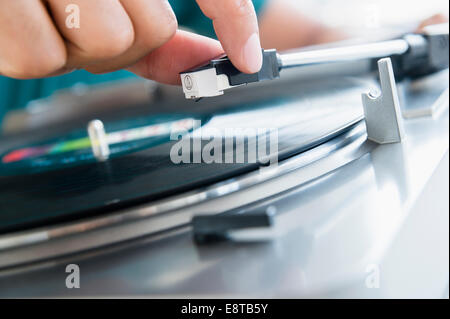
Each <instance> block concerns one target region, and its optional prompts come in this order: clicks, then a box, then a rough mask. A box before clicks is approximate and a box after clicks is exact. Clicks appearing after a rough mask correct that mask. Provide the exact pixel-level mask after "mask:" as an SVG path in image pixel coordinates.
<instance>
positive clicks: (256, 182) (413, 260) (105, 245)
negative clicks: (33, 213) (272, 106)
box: [0, 70, 449, 298]
mask: <svg viewBox="0 0 450 319" xmlns="http://www.w3.org/2000/svg"><path fill="white" fill-rule="evenodd" d="M374 83H375V82H374V81H362V80H355V81H354V86H352V87H349V88H348V90H336V91H333V90H330V89H328V88H325V87H324V88H323V89H319V90H318V92H319V94H316V95H315V97H311V98H309V97H306V98H304V99H302V102H301V105H299V106H296V108H297V109H300V110H307V109H309V110H311V107H313V108H312V109H315V110H317V109H320V107H321V108H322V109H326V110H328V111H329V110H330V109H331V110H332V109H333V108H335V107H336V106H337V105H346V106H345V107H344V108H343V109H342V108H341V109H340V110H339V112H336V111H334V112H333V113H331V114H332V116H330V117H324V116H323V114H321V113H320V112H319V113H318V114H316V115H317V116H318V117H319V118H321V121H315V122H314V121H313V120H311V119H310V120H311V121H312V122H309V123H314V124H315V125H314V126H312V125H310V126H311V127H310V126H308V125H306V124H305V131H304V132H305V134H304V135H305V136H303V137H298V138H299V143H300V142H305V141H308V140H309V139H310V138H311V136H315V137H316V138H317V137H318V136H324V135H326V134H331V133H333V131H337V130H339V129H340V128H341V127H344V126H345V127H346V130H345V132H344V133H342V134H338V135H336V136H335V137H333V138H332V139H330V140H328V141H326V142H325V143H322V144H320V145H318V146H316V147H314V148H312V149H310V150H307V151H305V152H302V153H300V154H298V155H295V156H292V157H290V158H288V159H286V160H283V161H281V162H280V163H279V164H278V166H277V168H276V169H274V170H262V171H255V172H252V173H248V174H245V175H243V176H240V177H238V178H234V179H232V180H227V181H223V182H221V183H219V184H215V185H212V186H209V187H207V188H203V189H198V190H195V191H191V192H189V193H186V194H181V195H177V196H176V197H173V198H167V199H164V200H160V201H158V202H153V203H148V204H144V205H140V206H138V207H135V208H129V209H126V210H123V211H119V212H115V213H114V214H111V215H108V216H105V217H102V218H93V219H86V220H83V221H81V222H78V223H73V224H69V225H63V226H61V227H52V228H45V227H44V228H41V229H39V230H37V231H29V232H25V233H18V234H9V235H2V236H0V296H1V297H152V298H160V297H162V298H165V297H180V298H202V297H204V298H223V297H232V298H236V297H244V298H248V297H257V298H282V297H286V298H299V297H305V298H315V297H318V298H326V297H336V298H347V297H356V298H378V297H382V298H391V297H401V298H409V297H411V298H419V297H425V298H441V297H448V283H449V255H448V252H449V197H448V191H449V189H448V186H449V172H448V167H449V157H448V151H449V123H448V119H449V113H448V70H446V71H444V72H441V73H439V74H436V75H433V76H431V77H429V78H427V79H425V80H421V81H420V83H406V84H404V85H403V86H402V87H400V89H401V90H400V92H401V94H400V103H401V107H402V112H403V120H404V121H403V124H404V136H405V138H404V140H403V141H402V142H401V143H391V144H383V145H380V144H377V143H375V142H372V141H370V140H368V139H367V133H366V124H365V122H364V119H363V107H362V102H361V93H363V92H364V90H367V89H369V87H370V86H371V85H373V84H374ZM238 90H239V89H238ZM321 90H322V91H321ZM242 91H245V88H242ZM316 93H317V92H316ZM319 106H320V107H319ZM269 112H270V111H269ZM304 114H307V113H306V111H305V113H304ZM327 114H328V113H327ZM268 116H270V115H268ZM306 118H307V117H306V115H305V123H308V121H306ZM331 119H333V120H332V121H331ZM223 120H224V121H225V120H226V119H223ZM330 121H331V122H330ZM219 122H220V121H219ZM320 123H321V124H320ZM330 123H333V125H331V126H330V125H329V124H330ZM213 124H214V123H213ZM213 124H210V125H213ZM308 134H311V135H308ZM296 138H297V137H296ZM269 206H274V207H276V211H277V213H276V215H275V218H274V225H273V226H272V227H271V228H270V229H269V230H266V231H265V233H263V234H262V235H261V234H258V232H252V231H248V232H247V231H242V232H240V233H238V234H236V236H235V237H234V238H233V239H232V240H228V241H223V242H218V243H211V244H205V245H198V244H196V243H195V242H194V241H193V238H192V226H191V224H190V221H191V219H192V217H193V216H196V215H208V214H210V215H212V214H218V213H221V212H224V211H229V210H239V211H242V212H244V213H245V212H246V211H252V210H256V209H263V208H265V207H269ZM40 259H42V260H40ZM68 265H76V266H78V268H79V274H80V287H79V288H72V289H70V288H67V286H66V279H67V276H68V273H67V272H66V267H67V266H68Z"/></svg>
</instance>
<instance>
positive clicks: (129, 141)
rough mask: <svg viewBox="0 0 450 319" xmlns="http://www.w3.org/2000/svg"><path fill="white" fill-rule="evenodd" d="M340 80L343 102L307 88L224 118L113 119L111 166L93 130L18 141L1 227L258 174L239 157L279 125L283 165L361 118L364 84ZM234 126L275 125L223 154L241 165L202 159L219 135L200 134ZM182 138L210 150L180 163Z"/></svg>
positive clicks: (4, 162)
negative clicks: (99, 157)
mask: <svg viewBox="0 0 450 319" xmlns="http://www.w3.org/2000/svg"><path fill="white" fill-rule="evenodd" d="M337 85H338V88H335V89H334V91H333V90H332V89H331V92H333V101H335V102H334V103H333V104H330V103H329V101H330V99H327V98H324V96H323V95H321V94H315V95H307V96H305V93H304V92H301V91H299V92H297V93H296V94H293V95H289V96H288V95H286V96H282V97H276V98H274V99H270V100H265V101H263V102H258V103H245V104H239V105H235V106H234V107H233V108H228V109H227V110H226V111H222V112H215V113H214V114H205V115H201V116H199V115H195V116H194V115H185V114H178V115H174V114H157V115H151V116H142V117H138V118H130V119H123V120H121V121H116V122H106V123H105V130H106V133H107V139H108V143H109V146H110V150H111V156H110V158H109V160H107V161H104V162H98V161H96V159H95V157H94V155H93V152H92V149H91V144H90V140H89V138H88V134H87V132H86V128H85V127H82V128H80V129H79V130H75V131H71V132H67V133H66V134H64V135H63V136H61V135H58V136H55V137H53V138H50V139H46V140H43V141H39V142H38V143H29V144H26V143H25V144H24V143H22V144H18V145H15V146H14V147H12V148H10V149H8V150H6V151H5V152H3V153H2V154H0V189H1V192H0V233H6V232H10V231H17V230H25V229H29V228H30V227H38V226H44V225H52V224H55V223H61V222H68V221H72V220H75V219H80V218H90V217H92V216H97V215H100V214H105V213H110V212H112V211H114V210H117V209H119V208H123V207H129V206H132V205H137V204H141V203H146V202H150V201H153V200H156V199H161V198H164V197H167V196H171V195H175V194H179V193H182V192H186V191H189V190H192V189H196V188H199V187H204V186H207V185H211V184H213V183H216V182H220V181H223V180H226V179H229V178H233V177H236V176H239V175H241V174H244V173H246V172H251V171H254V170H257V169H258V168H259V167H261V165H263V164H262V163H261V162H260V161H258V160H256V161H254V160H251V159H250V158H248V157H246V156H247V155H245V156H244V161H238V160H237V158H238V157H239V152H242V150H244V152H247V151H248V150H249V149H251V148H252V147H254V146H255V144H256V143H257V142H258V141H259V138H260V137H261V134H266V135H267V132H269V131H270V130H272V131H273V130H275V131H276V133H277V147H276V149H271V148H269V147H267V150H266V155H267V156H276V159H277V161H282V160H283V159H285V158H287V157H289V156H292V155H293V154H299V153H301V152H304V151H306V150H308V149H310V148H312V147H315V146H317V145H319V144H321V143H323V142H325V141H327V140H329V139H331V138H333V137H334V136H336V135H337V134H340V133H342V132H345V131H346V130H348V129H349V128H350V127H351V126H352V125H354V124H355V123H356V122H358V121H360V120H361V117H362V109H361V105H360V92H361V90H362V89H361V86H360V85H355V84H354V83H353V84H352V85H349V83H345V85H343V84H342V83H339V84H337ZM342 87H345V89H342ZM328 92H330V89H329V90H328ZM299 95H300V96H299ZM230 128H231V129H238V130H237V132H241V131H239V129H244V130H245V129H254V131H255V132H260V131H258V130H259V129H261V128H265V129H268V130H267V131H264V133H257V134H256V135H255V136H253V135H248V136H247V135H245V136H243V138H242V137H240V136H238V134H237V133H233V134H235V136H233V144H232V147H231V148H228V149H226V148H225V147H223V149H222V150H221V152H222V155H221V156H222V158H226V157H227V156H229V157H228V158H232V159H233V160H232V161H231V162H228V163H225V162H226V161H225V160H222V162H213V163H206V162H205V161H203V160H201V161H200V162H195V160H193V159H194V158H195V157H196V156H197V157H200V158H201V157H202V155H203V152H204V147H205V145H207V144H208V143H209V142H210V141H211V139H212V138H214V137H213V136H209V139H208V138H205V137H204V136H203V135H198V134H197V132H198V131H199V130H201V131H202V132H205V131H208V130H210V129H213V130H214V131H215V132H224V131H226V130H227V129H230ZM233 132H236V131H233ZM174 133H176V134H175V136H177V138H176V139H174V138H173V135H174ZM171 135H172V138H171ZM182 137H185V138H187V140H189V141H190V143H192V144H193V143H196V139H198V140H199V141H197V142H199V143H200V144H199V145H200V146H201V147H200V150H195V149H194V148H193V147H191V148H190V149H189V156H188V157H189V159H191V161H188V162H181V163H174V161H173V159H172V158H171V155H170V154H171V151H172V152H173V147H174V146H175V145H176V144H177V143H179V142H180V139H181V138H182ZM30 139H31V136H30ZM255 147H256V146H255ZM258 147H259V146H258ZM198 152H201V153H202V154H196V153H198ZM230 152H231V153H232V154H230Z"/></svg>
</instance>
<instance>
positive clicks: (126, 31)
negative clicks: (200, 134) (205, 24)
mask: <svg viewBox="0 0 450 319" xmlns="http://www.w3.org/2000/svg"><path fill="white" fill-rule="evenodd" d="M197 2H198V4H199V6H200V8H201V9H202V11H203V12H204V14H205V15H206V16H208V17H209V18H211V19H212V20H213V24H214V28H215V30H216V33H217V35H218V38H219V40H220V42H221V44H220V43H219V42H217V41H215V40H213V39H209V38H206V37H201V36H198V35H195V34H192V33H188V32H184V31H178V30H177V21H176V17H175V15H174V13H173V11H172V8H171V7H170V5H169V3H168V2H167V0H95V1H93V0H42V1H40V0H0V74H2V75H5V76H8V77H13V78H18V79H30V78H42V77H46V76H52V75H59V74H63V73H66V72H69V71H71V70H73V69H86V70H88V71H90V72H92V73H105V72H111V71H115V70H119V69H123V68H128V69H129V70H130V71H132V72H135V73H137V74H138V75H141V76H144V77H147V78H150V79H153V80H156V81H160V82H164V83H171V84H176V83H178V82H179V76H178V73H179V72H181V71H184V70H185V69H188V68H190V67H193V66H195V65H198V64H200V63H202V62H206V61H208V60H210V59H212V58H214V57H217V56H218V55H220V54H222V53H223V51H225V52H226V53H227V54H228V56H229V57H230V59H231V61H232V62H233V64H234V65H235V66H236V67H237V68H239V69H240V70H241V71H243V72H246V73H254V72H257V71H259V69H260V68H261V64H262V54H261V45H260V42H259V31H258V24H257V18H256V13H255V11H254V8H253V4H252V2H251V0H197ZM69 4H75V5H77V6H78V7H79V9H80V28H69V27H67V25H66V19H67V16H68V13H66V8H67V6H68V5H69Z"/></svg>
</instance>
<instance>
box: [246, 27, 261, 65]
mask: <svg viewBox="0 0 450 319" xmlns="http://www.w3.org/2000/svg"><path fill="white" fill-rule="evenodd" d="M243 56H244V61H245V64H246V66H247V70H248V71H249V72H250V73H256V72H259V70H261V66H262V50H261V43H260V41H259V36H258V34H257V33H253V34H252V35H251V36H250V37H249V38H248V40H247V43H245V46H244V51H243Z"/></svg>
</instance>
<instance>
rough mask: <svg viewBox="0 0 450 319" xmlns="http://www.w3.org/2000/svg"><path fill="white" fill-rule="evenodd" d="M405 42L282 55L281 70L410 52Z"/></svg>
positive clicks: (360, 45)
mask: <svg viewBox="0 0 450 319" xmlns="http://www.w3.org/2000/svg"><path fill="white" fill-rule="evenodd" d="M408 48H409V46H408V43H407V42H406V41H405V40H402V39H399V40H391V41H382V42H378V43H368V44H357V45H349V46H342V47H336V48H327V49H317V50H314V49H312V50H309V51H300V52H293V53H285V54H280V56H279V60H280V65H281V68H282V69H283V68H290V67H297V66H302V65H308V64H319V63H333V62H343V61H355V60H364V59H371V58H383V57H387V56H391V55H395V54H403V53H405V52H406V51H408Z"/></svg>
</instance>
